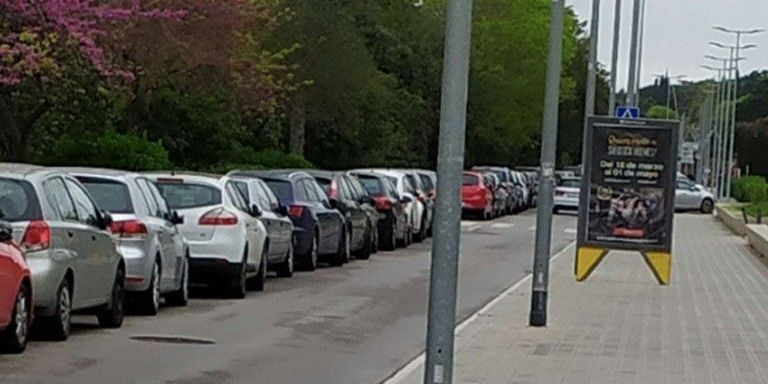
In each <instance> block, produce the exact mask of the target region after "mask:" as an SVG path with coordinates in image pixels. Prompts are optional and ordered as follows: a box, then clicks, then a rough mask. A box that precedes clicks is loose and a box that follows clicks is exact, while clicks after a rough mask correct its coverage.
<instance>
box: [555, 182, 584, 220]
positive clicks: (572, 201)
mask: <svg viewBox="0 0 768 384" xmlns="http://www.w3.org/2000/svg"><path fill="white" fill-rule="evenodd" d="M580 191H581V179H579V178H575V177H562V178H560V179H558V181H557V185H556V186H555V192H554V193H555V196H554V205H553V208H552V212H554V213H555V214H556V213H558V212H559V211H560V210H563V209H568V210H578V209H579V193H580Z"/></svg>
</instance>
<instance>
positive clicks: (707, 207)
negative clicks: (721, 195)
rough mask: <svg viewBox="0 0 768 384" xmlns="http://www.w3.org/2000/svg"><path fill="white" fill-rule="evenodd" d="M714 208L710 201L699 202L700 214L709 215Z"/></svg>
mask: <svg viewBox="0 0 768 384" xmlns="http://www.w3.org/2000/svg"><path fill="white" fill-rule="evenodd" d="M714 208H715V203H714V202H713V201H712V200H710V199H704V201H702V202H701V213H703V214H706V215H708V214H710V213H712V211H713V210H714Z"/></svg>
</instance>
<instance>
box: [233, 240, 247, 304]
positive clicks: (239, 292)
mask: <svg viewBox="0 0 768 384" xmlns="http://www.w3.org/2000/svg"><path fill="white" fill-rule="evenodd" d="M247 254H248V251H247V250H246V255H244V256H243V261H242V262H240V263H238V267H239V268H238V270H237V273H235V275H234V276H232V282H231V283H230V289H229V297H231V298H233V299H244V298H245V296H246V295H247V294H248V270H247V268H248V257H247Z"/></svg>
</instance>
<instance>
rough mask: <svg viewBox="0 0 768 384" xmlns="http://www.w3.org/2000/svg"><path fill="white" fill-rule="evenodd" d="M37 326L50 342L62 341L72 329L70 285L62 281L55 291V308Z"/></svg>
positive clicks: (66, 281)
mask: <svg viewBox="0 0 768 384" xmlns="http://www.w3.org/2000/svg"><path fill="white" fill-rule="evenodd" d="M36 326H39V327H40V328H41V329H42V330H43V331H44V332H45V333H46V336H48V338H49V339H51V340H56V341H64V340H66V339H67V338H69V331H70V329H71V328H72V283H71V282H70V281H69V279H64V281H62V282H61V285H60V286H59V289H58V290H57V291H56V308H55V310H54V314H53V316H51V317H47V318H44V319H40V321H38V322H37V324H36Z"/></svg>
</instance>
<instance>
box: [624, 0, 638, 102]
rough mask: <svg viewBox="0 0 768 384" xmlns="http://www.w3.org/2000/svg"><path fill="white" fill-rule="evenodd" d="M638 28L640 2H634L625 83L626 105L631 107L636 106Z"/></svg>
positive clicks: (636, 0) (635, 0)
mask: <svg viewBox="0 0 768 384" xmlns="http://www.w3.org/2000/svg"><path fill="white" fill-rule="evenodd" d="M639 28H640V0H634V9H633V11H632V42H631V44H630V48H629V81H628V83H627V104H628V105H630V106H633V107H636V106H637V93H635V84H636V83H637V80H636V79H637V59H638V49H637V44H638V37H639V36H638V35H639V33H638V32H639Z"/></svg>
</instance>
